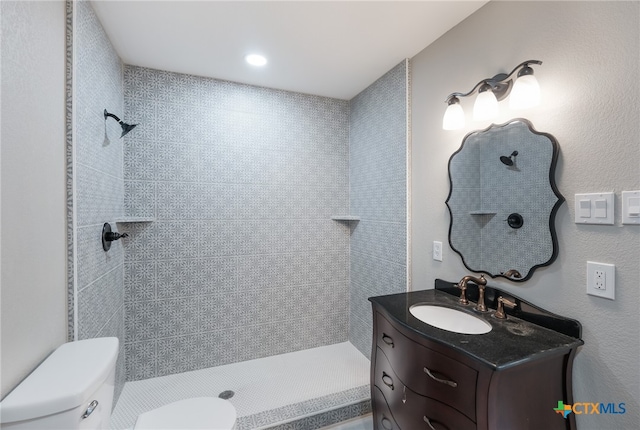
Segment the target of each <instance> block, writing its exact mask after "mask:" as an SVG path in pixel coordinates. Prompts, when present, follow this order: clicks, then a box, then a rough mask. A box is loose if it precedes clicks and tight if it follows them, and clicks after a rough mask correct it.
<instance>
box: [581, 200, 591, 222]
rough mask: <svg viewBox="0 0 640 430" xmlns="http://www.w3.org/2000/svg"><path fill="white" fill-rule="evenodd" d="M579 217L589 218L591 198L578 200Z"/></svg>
mask: <svg viewBox="0 0 640 430" xmlns="http://www.w3.org/2000/svg"><path fill="white" fill-rule="evenodd" d="M579 211H580V218H591V200H580V209H579Z"/></svg>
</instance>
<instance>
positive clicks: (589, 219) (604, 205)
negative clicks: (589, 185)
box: [575, 192, 615, 225]
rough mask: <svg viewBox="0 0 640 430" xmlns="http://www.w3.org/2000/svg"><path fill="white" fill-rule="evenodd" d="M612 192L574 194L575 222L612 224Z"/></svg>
mask: <svg viewBox="0 0 640 430" xmlns="http://www.w3.org/2000/svg"><path fill="white" fill-rule="evenodd" d="M614 209H615V207H614V194H613V192H606V193H588V194H576V195H575V223H576V224H600V225H613V220H614V214H615V210H614Z"/></svg>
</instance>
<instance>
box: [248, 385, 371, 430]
mask: <svg viewBox="0 0 640 430" xmlns="http://www.w3.org/2000/svg"><path fill="white" fill-rule="evenodd" d="M369 389H370V388H369V386H368V385H363V386H361V387H356V388H353V389H350V390H346V391H342V392H340V393H334V394H329V395H327V396H323V397H321V398H317V399H311V400H308V401H305V402H301V403H297V404H294V405H287V406H284V407H282V408H278V409H273V410H269V411H264V412H260V413H257V414H253V415H248V416H244V417H238V421H237V423H236V428H237V430H314V429H321V428H324V427H326V426H329V425H332V424H336V423H340V422H343V421H347V420H350V419H352V418H357V417H359V416H362V415H366V414H369V413H371V399H370V397H369Z"/></svg>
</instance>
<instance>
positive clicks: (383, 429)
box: [371, 387, 401, 430]
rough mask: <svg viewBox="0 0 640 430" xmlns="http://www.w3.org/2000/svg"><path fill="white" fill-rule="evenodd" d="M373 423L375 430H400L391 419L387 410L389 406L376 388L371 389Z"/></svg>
mask: <svg viewBox="0 0 640 430" xmlns="http://www.w3.org/2000/svg"><path fill="white" fill-rule="evenodd" d="M371 401H372V402H373V421H374V422H375V427H374V428H375V429H377V430H401V429H400V426H399V425H398V423H396V421H395V420H394V419H393V415H392V414H391V411H390V410H389V405H387V401H386V400H385V398H384V396H383V395H382V391H380V389H379V388H378V387H373V397H372V399H371Z"/></svg>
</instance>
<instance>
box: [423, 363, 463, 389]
mask: <svg viewBox="0 0 640 430" xmlns="http://www.w3.org/2000/svg"><path fill="white" fill-rule="evenodd" d="M424 373H426V374H427V375H429V377H430V378H431V379H433V380H434V381H437V382H440V383H441V384H446V385H448V386H450V387H453V388H456V387H457V386H458V383H457V382H455V381H450V380H448V379H441V378H438V377H437V376H435V375H434V374H433V373H431V371H430V370H429V369H427V368H426V367H425V368H424Z"/></svg>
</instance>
